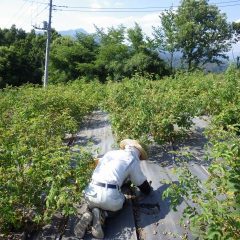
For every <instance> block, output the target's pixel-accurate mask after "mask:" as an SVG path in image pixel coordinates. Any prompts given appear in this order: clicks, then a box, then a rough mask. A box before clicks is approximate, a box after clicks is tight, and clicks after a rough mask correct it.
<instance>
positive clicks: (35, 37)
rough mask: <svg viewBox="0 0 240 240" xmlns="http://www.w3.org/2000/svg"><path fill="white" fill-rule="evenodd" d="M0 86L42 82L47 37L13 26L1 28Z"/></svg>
mask: <svg viewBox="0 0 240 240" xmlns="http://www.w3.org/2000/svg"><path fill="white" fill-rule="evenodd" d="M0 36H1V37H2V38H1V40H0V42H1V43H0V88H4V87H6V85H12V86H20V85H22V84H24V83H28V82H29V83H34V84H41V79H42V75H43V66H44V65H43V64H44V52H45V42H46V37H45V36H44V35H39V34H36V33H35V31H34V30H32V31H31V32H30V33H26V32H25V31H23V30H21V29H16V27H15V26H12V27H11V28H10V29H3V30H1V29H0Z"/></svg>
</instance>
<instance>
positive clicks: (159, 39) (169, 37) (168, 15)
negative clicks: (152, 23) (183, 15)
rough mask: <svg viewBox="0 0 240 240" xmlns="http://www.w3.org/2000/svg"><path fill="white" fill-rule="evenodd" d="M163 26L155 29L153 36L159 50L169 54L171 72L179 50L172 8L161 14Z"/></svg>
mask: <svg viewBox="0 0 240 240" xmlns="http://www.w3.org/2000/svg"><path fill="white" fill-rule="evenodd" d="M159 17H160V20H161V26H160V27H153V30H154V31H153V35H154V37H155V41H156V44H157V46H158V48H159V50H160V51H161V52H163V53H168V54H169V55H170V57H169V66H170V69H171V72H172V70H173V61H174V53H175V52H176V51H177V50H178V49H177V39H176V38H177V34H176V31H177V30H176V24H175V13H174V11H173V9H172V8H170V10H166V11H164V12H162V13H161V14H160V16H159Z"/></svg>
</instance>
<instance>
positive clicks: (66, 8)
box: [53, 0, 240, 13]
mask: <svg viewBox="0 0 240 240" xmlns="http://www.w3.org/2000/svg"><path fill="white" fill-rule="evenodd" d="M238 2H240V0H231V1H224V2H213V3H209V4H210V5H216V6H218V7H221V8H223V7H233V6H239V5H240V3H239V4H238ZM229 3H237V4H229ZM221 4H227V5H221ZM53 6H54V9H53V10H55V11H64V12H98V13H100V12H103V13H106V12H113V13H117V12H119V13H129V12H131V13H138V12H158V11H162V9H169V8H170V7H172V8H177V7H179V5H176V6H174V5H171V6H165V7H164V6H146V7H95V8H92V7H82V6H57V5H53Z"/></svg>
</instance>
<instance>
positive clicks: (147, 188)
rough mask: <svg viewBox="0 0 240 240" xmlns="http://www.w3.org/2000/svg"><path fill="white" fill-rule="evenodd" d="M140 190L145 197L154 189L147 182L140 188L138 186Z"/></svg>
mask: <svg viewBox="0 0 240 240" xmlns="http://www.w3.org/2000/svg"><path fill="white" fill-rule="evenodd" d="M138 188H139V189H140V191H141V192H142V193H144V194H145V195H148V194H149V193H150V192H151V191H152V187H151V185H150V184H149V182H148V181H147V180H145V181H144V182H143V183H142V184H141V185H140V186H138Z"/></svg>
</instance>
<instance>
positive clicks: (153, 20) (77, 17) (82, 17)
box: [53, 13, 160, 36]
mask: <svg viewBox="0 0 240 240" xmlns="http://www.w3.org/2000/svg"><path fill="white" fill-rule="evenodd" d="M158 16H159V13H149V14H146V15H143V16H127V17H114V16H101V15H97V16H94V17H93V16H92V15H89V14H83V13H81V14H71V21H66V22H65V23H64V25H63V22H62V21H58V19H57V16H56V17H55V18H54V22H53V27H55V28H56V29H57V30H67V29H76V28H83V29H85V30H86V31H87V32H89V33H93V32H95V28H94V25H96V26H97V27H99V28H104V29H107V28H110V27H116V26H119V25H120V24H123V25H124V26H125V27H126V28H130V27H133V26H134V23H135V22H137V23H138V24H139V25H140V26H141V27H142V29H143V32H144V33H146V34H147V35H149V36H150V35H151V33H152V26H158V25H159V24H160V20H159V17H158ZM58 17H60V18H61V19H67V16H66V17H64V16H63V15H59V16H58ZM68 18H69V17H68Z"/></svg>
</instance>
